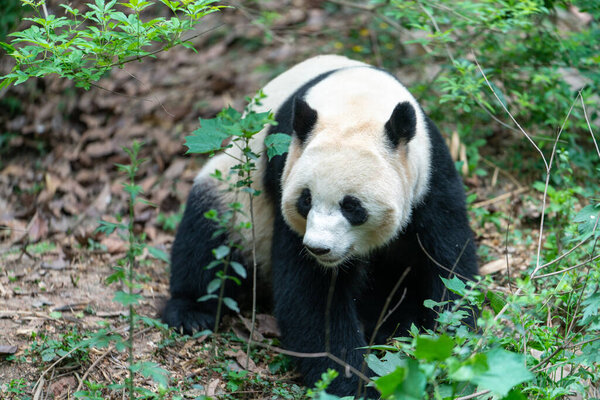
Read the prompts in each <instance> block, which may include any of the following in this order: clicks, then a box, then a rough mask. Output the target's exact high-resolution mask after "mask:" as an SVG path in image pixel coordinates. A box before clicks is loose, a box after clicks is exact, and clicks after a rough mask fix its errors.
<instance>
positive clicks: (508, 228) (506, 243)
mask: <svg viewBox="0 0 600 400" xmlns="http://www.w3.org/2000/svg"><path fill="white" fill-rule="evenodd" d="M508 232H510V219H509V220H508V222H507V224H506V236H505V238H504V255H505V256H506V277H507V280H508V289H509V290H510V291H511V293H512V291H513V288H512V284H511V283H510V260H509V258H508Z"/></svg>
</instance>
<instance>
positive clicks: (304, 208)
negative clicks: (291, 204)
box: [296, 189, 312, 218]
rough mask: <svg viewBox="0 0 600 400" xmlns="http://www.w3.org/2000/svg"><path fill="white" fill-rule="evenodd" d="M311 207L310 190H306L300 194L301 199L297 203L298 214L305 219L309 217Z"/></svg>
mask: <svg viewBox="0 0 600 400" xmlns="http://www.w3.org/2000/svg"><path fill="white" fill-rule="evenodd" d="M311 205H312V204H311V196H310V190H308V189H304V190H303V191H302V193H300V197H298V201H297V202H296V208H297V209H298V214H300V215H302V216H303V217H304V218H306V217H308V212H309V211H310V207H311Z"/></svg>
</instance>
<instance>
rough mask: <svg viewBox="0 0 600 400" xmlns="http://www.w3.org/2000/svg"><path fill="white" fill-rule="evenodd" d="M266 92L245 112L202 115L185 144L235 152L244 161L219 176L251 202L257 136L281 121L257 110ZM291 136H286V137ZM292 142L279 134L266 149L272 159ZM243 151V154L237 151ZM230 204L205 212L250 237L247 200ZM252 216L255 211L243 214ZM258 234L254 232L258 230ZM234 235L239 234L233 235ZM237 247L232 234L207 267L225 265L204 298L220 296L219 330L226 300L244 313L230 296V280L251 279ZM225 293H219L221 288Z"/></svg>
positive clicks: (210, 150) (220, 224) (254, 193)
mask: <svg viewBox="0 0 600 400" xmlns="http://www.w3.org/2000/svg"><path fill="white" fill-rule="evenodd" d="M264 97H265V95H264V93H262V91H260V92H259V93H258V94H257V95H256V96H255V97H254V98H253V99H246V100H247V101H248V106H247V107H246V109H245V110H244V112H243V113H241V112H239V111H237V110H235V109H233V108H231V107H229V108H227V109H224V110H222V111H221V112H220V113H219V114H218V115H217V117H216V118H213V119H200V127H199V128H198V129H196V130H195V131H194V132H192V135H191V136H187V137H186V141H185V145H186V146H187V147H188V153H200V154H205V153H209V154H211V155H214V154H215V152H217V151H224V152H225V154H227V155H229V156H230V157H233V158H234V159H235V160H236V161H238V164H236V165H234V166H233V167H232V168H231V170H230V171H227V174H226V175H224V174H223V172H222V171H218V170H217V171H215V172H214V173H213V175H212V176H213V177H214V178H215V179H217V180H219V181H221V182H223V183H224V184H226V185H227V186H228V188H229V189H228V190H230V191H232V192H237V193H239V192H244V193H247V194H248V196H249V200H250V204H252V199H253V197H255V196H258V195H260V192H258V191H256V190H255V189H253V188H252V173H253V172H254V171H255V170H256V164H255V162H256V160H258V158H259V157H260V156H261V154H260V153H258V154H257V153H255V152H254V151H253V149H252V147H251V145H250V143H251V141H252V140H253V138H254V136H255V135H257V134H258V133H259V132H260V131H262V130H263V129H264V127H265V126H266V125H268V124H270V125H275V124H276V122H275V120H274V115H273V114H272V113H271V112H261V113H257V112H256V111H254V109H253V107H254V106H255V105H259V104H260V101H261V100H262V99H264ZM284 136H285V137H284ZM289 143H290V137H289V135H284V134H274V135H270V136H269V137H268V138H267V139H266V140H265V144H266V147H267V149H266V153H267V156H268V157H269V159H271V158H272V157H274V156H276V155H280V154H284V153H285V152H287V148H288V146H289ZM235 151H238V152H239V153H241V155H238V153H235ZM228 206H229V209H227V210H225V211H223V212H220V213H219V211H217V210H210V211H208V212H206V213H205V214H204V217H205V218H207V219H210V220H212V221H214V222H215V223H216V224H217V226H218V227H219V229H218V230H217V231H216V233H215V234H221V233H224V232H238V233H240V234H241V235H240V236H241V237H244V235H243V231H247V230H251V232H253V230H252V223H253V221H251V220H250V221H249V222H245V221H241V222H240V220H239V217H240V214H242V213H243V212H242V205H241V204H240V203H237V202H236V203H231V204H229V205H228ZM243 217H246V218H250V219H251V216H247V215H246V216H243ZM252 234H253V233H252ZM229 236H230V237H231V236H234V235H229ZM234 249H241V245H240V244H239V243H237V242H236V241H234V240H233V239H230V240H229V242H228V243H226V244H223V245H220V246H219V247H217V248H215V249H213V250H212V252H213V256H214V258H215V259H214V261H212V262H211V263H210V264H209V265H207V266H206V269H212V268H216V267H220V269H219V270H218V271H217V272H216V278H215V279H214V280H212V281H211V282H209V284H208V286H207V288H206V293H207V294H206V295H204V296H202V297H200V298H199V299H198V301H209V300H215V299H216V300H218V303H217V304H218V306H217V317H216V319H215V327H214V330H215V332H216V331H217V330H218V325H219V321H220V317H221V305H222V304H224V305H225V306H226V307H227V308H229V309H230V310H233V311H235V312H239V311H240V309H239V307H238V304H237V302H236V301H235V300H234V299H232V298H230V297H226V296H224V293H225V284H226V282H227V281H231V282H233V283H234V284H237V285H240V284H241V281H240V279H239V278H242V279H245V278H246V276H247V272H246V268H245V267H244V266H243V265H242V264H240V263H239V262H237V261H235V260H232V259H231V256H232V253H233V250H234ZM229 268H231V269H233V272H234V273H235V275H230V274H228V271H229ZM217 291H218V292H219V294H218V295H217V294H216V292H217Z"/></svg>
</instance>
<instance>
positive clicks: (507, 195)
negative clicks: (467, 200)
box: [472, 187, 531, 208]
mask: <svg viewBox="0 0 600 400" xmlns="http://www.w3.org/2000/svg"><path fill="white" fill-rule="evenodd" d="M529 190H531V189H530V188H528V187H522V188H519V189H515V190H511V191H510V192H506V193H504V194H501V195H499V196H496V197H494V198H492V199H487V200H483V201H478V202H477V203H473V205H472V207H475V208H481V207H485V206H489V205H490V204H494V203H498V202H500V201H503V200H506V199H510V198H511V197H513V196H516V195H519V194H521V193H525V192H528V191H529Z"/></svg>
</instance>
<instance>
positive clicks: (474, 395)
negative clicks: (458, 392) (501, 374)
mask: <svg viewBox="0 0 600 400" xmlns="http://www.w3.org/2000/svg"><path fill="white" fill-rule="evenodd" d="M489 392H490V390H482V391H481V392H477V393H473V394H470V395H468V396H463V397H457V398H455V399H454V400H469V399H474V398H476V397H479V396H483V395H484V394H488V393H489Z"/></svg>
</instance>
